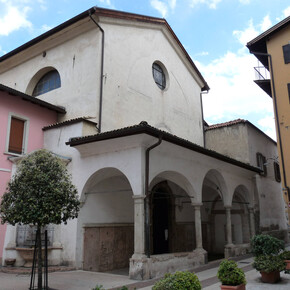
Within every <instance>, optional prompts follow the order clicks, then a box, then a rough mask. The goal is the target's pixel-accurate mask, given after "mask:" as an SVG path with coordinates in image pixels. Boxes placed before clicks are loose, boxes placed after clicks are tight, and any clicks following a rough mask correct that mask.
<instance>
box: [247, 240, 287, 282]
mask: <svg viewBox="0 0 290 290" xmlns="http://www.w3.org/2000/svg"><path fill="white" fill-rule="evenodd" d="M251 246H252V253H253V254H254V255H255V259H254V263H253V267H254V268H255V269H256V270H257V271H259V272H260V273H261V280H262V282H264V283H276V282H278V281H279V280H280V272H281V271H283V270H284V269H285V263H284V260H283V258H282V257H281V254H280V253H281V251H282V250H284V247H285V246H284V242H283V241H281V240H279V239H277V238H274V237H272V236H269V235H256V236H254V237H253V238H252V239H251Z"/></svg>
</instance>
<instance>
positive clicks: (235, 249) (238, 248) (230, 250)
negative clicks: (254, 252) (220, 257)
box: [225, 244, 251, 259]
mask: <svg viewBox="0 0 290 290" xmlns="http://www.w3.org/2000/svg"><path fill="white" fill-rule="evenodd" d="M250 251H251V245H250V244H239V245H230V246H226V247H225V258H226V259H228V258H230V257H239V256H244V255H246V254H249V253H250Z"/></svg>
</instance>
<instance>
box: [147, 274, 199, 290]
mask: <svg viewBox="0 0 290 290" xmlns="http://www.w3.org/2000/svg"><path fill="white" fill-rule="evenodd" d="M152 289H153V290H186V289H190V290H200V289H201V284H200V282H199V280H198V278H197V276H196V275H195V274H194V273H190V272H188V271H185V272H181V271H177V272H176V273H174V274H169V273H167V274H165V276H164V278H162V279H161V280H159V281H158V282H156V283H155V284H154V286H153V288H152Z"/></svg>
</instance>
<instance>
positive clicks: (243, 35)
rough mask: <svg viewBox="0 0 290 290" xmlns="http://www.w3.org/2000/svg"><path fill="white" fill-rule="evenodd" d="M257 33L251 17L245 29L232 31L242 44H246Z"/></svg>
mask: <svg viewBox="0 0 290 290" xmlns="http://www.w3.org/2000/svg"><path fill="white" fill-rule="evenodd" d="M258 34H259V31H258V30H256V29H255V27H254V25H253V20H252V19H251V20H250V21H249V23H248V27H247V28H246V29H245V30H242V31H240V30H234V31H233V35H234V36H236V37H237V39H238V40H239V42H240V43H241V44H242V45H245V44H247V42H249V41H250V40H252V39H253V38H255V37H256V36H257V35H258Z"/></svg>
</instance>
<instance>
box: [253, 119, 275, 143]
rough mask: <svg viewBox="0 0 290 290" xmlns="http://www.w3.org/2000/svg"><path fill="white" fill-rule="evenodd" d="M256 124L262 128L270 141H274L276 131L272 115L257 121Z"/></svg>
mask: <svg viewBox="0 0 290 290" xmlns="http://www.w3.org/2000/svg"><path fill="white" fill-rule="evenodd" d="M258 124H259V125H260V126H261V127H262V129H263V131H264V132H265V133H266V134H267V135H268V136H270V137H271V138H272V139H274V140H276V139H277V138H276V129H275V120H274V118H273V115H270V116H266V117H264V118H262V119H260V120H259V121H258Z"/></svg>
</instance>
